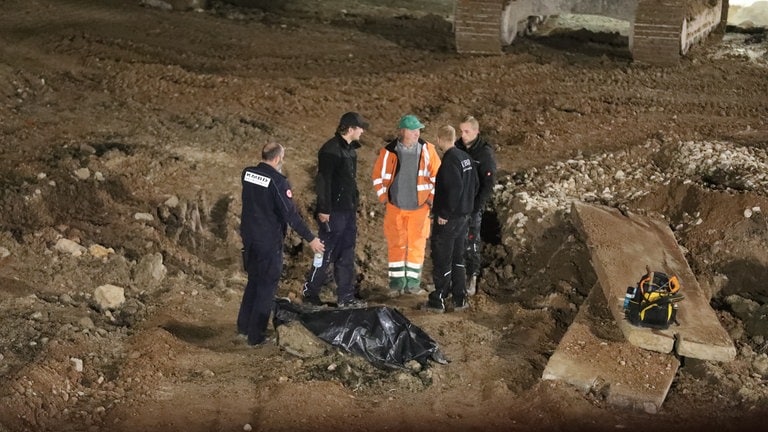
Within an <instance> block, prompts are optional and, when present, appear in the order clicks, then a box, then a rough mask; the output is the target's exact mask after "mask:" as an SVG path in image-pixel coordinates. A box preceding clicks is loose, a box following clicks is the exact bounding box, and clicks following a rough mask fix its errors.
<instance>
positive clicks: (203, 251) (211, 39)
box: [0, 0, 768, 431]
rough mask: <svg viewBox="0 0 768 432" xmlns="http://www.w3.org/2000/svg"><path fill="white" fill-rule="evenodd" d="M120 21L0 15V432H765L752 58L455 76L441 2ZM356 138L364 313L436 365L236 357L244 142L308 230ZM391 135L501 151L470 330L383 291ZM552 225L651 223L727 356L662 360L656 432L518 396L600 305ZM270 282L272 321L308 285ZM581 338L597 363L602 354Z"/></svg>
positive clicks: (738, 41)
mask: <svg viewBox="0 0 768 432" xmlns="http://www.w3.org/2000/svg"><path fill="white" fill-rule="evenodd" d="M141 3H144V4H140V2H138V1H122V0H120V1H110V2H105V1H98V0H56V1H54V0H35V1H29V0H24V1H22V0H7V1H5V2H3V14H0V156H1V157H0V185H2V188H0V215H1V216H0V311H1V313H0V329H2V330H1V331H0V431H23V430H56V431H82V430H89V431H100V430H111V431H134V430H146V431H151V430H165V431H182V430H183V431H213V430H216V431H219V430H220V431H225V430H232V431H235V430H259V431H277V430H292V431H297V430H313V431H325V430H368V431H379V430H424V431H427V430H430V431H431V430H520V431H522V430H606V431H607V430H616V429H630V428H644V429H647V428H649V427H652V428H653V429H654V430H670V431H671V430H694V429H702V428H705V429H704V430H711V429H719V430H743V429H744V428H746V427H759V426H760V425H761V423H760V422H761V420H762V418H763V417H764V416H765V414H767V412H766V406H768V386H767V385H766V378H768V356H767V355H766V351H768V325H766V324H765V322H766V321H765V318H764V317H765V315H766V314H768V306H767V305H766V303H767V301H768V288H766V286H767V285H766V283H765V282H766V279H767V278H768V225H766V219H765V217H764V213H763V211H768V196H767V194H766V190H768V188H767V186H768V180H766V172H767V170H766V168H768V157H766V151H767V150H768V79H767V77H768V58H767V57H766V54H765V53H766V48H768V44H767V43H766V40H765V33H764V32H760V31H755V30H754V29H753V30H752V31H751V33H748V34H746V33H745V34H742V33H728V34H726V35H725V37H724V39H720V38H717V37H712V38H710V39H709V40H708V41H706V43H705V44H704V45H703V46H699V47H696V48H695V49H693V50H692V52H691V53H690V54H689V55H688V56H687V57H686V58H684V59H682V61H681V63H680V65H679V66H676V67H671V68H658V67H652V66H647V65H639V64H633V63H631V61H630V60H629V58H630V56H629V51H628V48H627V37H626V35H625V36H621V35H619V34H618V33H592V32H590V31H586V30H575V31H560V32H554V33H551V34H550V35H549V36H544V35H538V36H536V35H534V36H532V37H529V38H519V39H518V40H516V41H515V43H514V44H513V45H512V46H510V47H507V48H505V50H504V51H505V52H504V53H503V55H501V56H496V57H470V56H460V55H457V54H456V53H455V52H454V49H453V42H452V40H453V36H452V28H451V22H450V14H451V13H452V4H451V3H449V2H445V1H438V0H433V1H426V0H425V1H420V2H404V1H397V2H389V3H387V5H386V6H385V5H383V3H384V2H381V3H382V4H379V3H374V2H372V1H366V0H359V1H357V2H352V1H342V0H336V1H333V2H322V3H321V4H318V3H320V2H306V1H299V0H296V1H289V2H280V3H279V4H280V6H279V7H276V6H274V5H272V6H270V4H274V3H277V2H255V3H262V4H261V5H260V6H261V8H256V7H247V6H245V5H244V3H246V2H240V3H241V5H233V4H225V3H217V2H212V3H211V4H209V5H208V6H209V7H208V8H207V9H204V10H203V9H200V10H184V11H181V10H166V9H163V8H161V7H153V5H155V6H157V5H162V3H163V2H157V1H145V2H141ZM172 3H175V2H172ZM349 110H356V111H359V112H361V113H363V114H364V115H365V116H366V117H368V118H369V119H370V121H371V122H372V128H371V130H370V131H368V132H367V133H366V134H364V135H363V140H362V141H363V147H362V148H361V149H360V151H359V159H360V170H359V171H360V173H359V179H358V180H359V185H360V189H361V191H362V203H361V205H360V209H359V213H358V214H359V229H360V235H359V239H358V247H357V266H358V271H359V273H360V278H359V280H360V293H361V295H362V296H363V297H365V298H366V299H367V300H368V302H369V303H371V304H377V305H387V306H391V307H395V308H398V309H399V310H401V311H402V312H403V313H404V314H405V315H406V316H407V317H408V318H409V319H410V320H411V321H412V322H413V323H415V324H416V325H418V326H419V327H421V328H422V329H424V330H425V331H426V332H427V333H428V334H429V335H430V336H431V337H433V338H434V339H435V340H436V341H437V342H438V343H439V345H440V348H441V350H442V352H443V353H444V354H445V355H446V357H447V358H448V359H449V360H450V363H449V364H447V365H440V364H430V365H429V367H428V368H427V369H426V370H422V371H412V370H394V371H392V370H381V369H377V368H374V367H372V366H371V365H370V364H368V363H367V362H365V361H361V359H359V358H357V357H354V356H352V355H350V354H346V353H343V352H340V351H337V350H334V349H327V350H326V351H325V353H323V354H321V355H316V356H313V357H308V358H299V357H296V356H294V355H292V354H290V353H288V352H286V351H285V350H282V349H281V348H280V346H279V345H277V344H275V343H270V344H269V345H267V346H263V347H259V348H250V347H248V346H246V344H245V343H244V341H243V340H242V339H240V338H237V337H236V335H235V333H236V332H235V317H236V313H237V308H238V306H239V301H240V296H241V295H242V290H243V286H244V284H245V275H244V273H243V272H242V269H241V267H242V264H241V262H240V254H239V249H240V238H239V236H238V226H239V212H240V184H239V175H240V172H241V170H242V169H243V167H245V166H247V165H250V164H254V163H256V162H257V161H258V160H259V158H260V151H261V147H262V145H263V144H265V143H266V142H268V141H277V142H280V143H282V144H284V145H285V146H286V148H287V158H286V173H287V175H288V176H289V178H290V180H291V182H292V184H293V186H294V191H295V196H296V201H297V202H298V204H299V206H300V208H301V210H302V212H303V213H304V214H305V215H307V216H309V215H311V213H312V206H313V196H312V190H313V188H312V179H313V173H314V170H315V164H316V159H315V157H316V150H317V149H318V148H319V146H320V145H321V144H322V143H323V142H324V141H325V140H326V139H327V138H328V137H330V136H331V135H332V134H333V132H334V129H335V126H336V122H337V121H338V117H339V116H340V115H341V114H342V113H344V112H346V111H349ZM406 113H414V114H416V115H418V116H419V117H420V118H421V119H422V120H423V121H424V122H425V123H426V124H427V128H426V129H425V131H424V136H425V137H426V138H427V139H430V140H433V139H435V131H436V129H437V127H438V126H440V125H443V124H453V125H457V124H458V122H459V121H460V119H461V118H462V117H463V116H464V115H466V114H472V115H474V116H475V117H477V118H478V119H479V120H480V122H481V127H482V131H483V132H484V133H485V134H486V135H487V136H488V138H489V139H490V141H491V142H493V143H494V145H495V149H496V154H497V157H498V161H499V167H500V176H499V186H498V188H497V190H496V192H495V195H494V199H493V202H492V204H491V205H490V207H489V208H488V211H487V215H486V216H487V217H486V218H485V220H484V232H483V234H484V239H485V241H486V248H485V250H484V261H485V265H484V269H483V275H482V279H481V283H480V292H479V293H478V294H477V295H476V296H475V297H473V298H472V307H471V309H470V310H469V311H468V312H465V313H459V314H457V313H448V314H443V315H434V314H429V313H428V312H425V311H421V310H419V309H417V308H416V305H417V303H418V302H419V301H423V298H422V297H418V296H403V297H398V298H390V297H388V296H387V293H386V291H387V290H386V289H385V288H384V287H385V286H386V247H385V244H384V241H383V238H382V229H381V222H382V215H381V209H380V207H379V206H377V205H376V203H375V197H374V193H373V191H372V188H371V187H370V181H369V173H370V169H371V165H372V162H373V160H374V159H375V157H376V153H377V150H378V149H379V148H380V146H381V145H382V144H383V143H384V141H385V139H387V138H390V137H392V136H393V134H394V133H395V125H396V122H397V119H398V118H399V117H400V116H401V115H403V114H406ZM574 200H581V201H586V202H593V203H598V204H604V205H610V206H616V207H619V208H626V209H630V210H632V211H633V212H637V213H641V214H645V215H648V216H649V217H656V218H662V219H664V220H665V221H667V222H668V223H669V226H670V227H671V228H672V229H673V231H674V233H675V235H676V237H677V239H678V241H679V244H680V246H681V247H682V248H683V251H684V252H685V255H686V257H687V258H688V260H689V263H690V266H691V268H692V269H693V271H694V273H695V274H696V276H697V279H698V280H699V282H700V284H701V285H702V287H704V288H705V289H707V290H708V292H710V293H711V294H712V302H711V304H712V306H713V307H714V308H715V309H716V310H717V315H718V318H719V319H720V321H721V323H722V325H723V326H724V327H725V328H726V329H727V330H728V332H729V334H730V335H731V337H732V338H733V341H734V344H735V345H736V347H737V351H738V354H737V357H736V359H735V360H734V361H733V362H729V363H716V362H706V361H699V360H695V359H685V358H682V359H680V360H681V363H682V365H681V368H680V370H679V372H678V374H677V377H676V379H675V381H674V382H673V384H672V387H671V389H670V390H669V393H668V395H667V398H666V401H665V403H664V405H663V406H662V408H661V409H660V410H659V412H658V413H655V414H650V413H645V412H637V411H632V410H629V409H626V408H622V407H616V406H611V405H609V404H607V403H606V402H605V398H604V395H602V394H600V393H599V392H593V393H589V394H584V393H582V392H580V391H579V390H577V389H575V388H572V387H570V386H569V385H567V384H564V383H560V382H552V381H543V380H541V375H542V371H543V370H544V367H545V365H546V363H547V359H548V358H549V356H551V354H552V353H553V352H554V350H555V349H556V347H557V344H558V342H559V340H560V338H561V337H562V335H563V333H564V332H565V330H566V329H567V328H568V325H569V324H570V322H571V321H572V320H573V319H574V317H575V315H576V311H578V308H579V307H580V305H581V304H582V302H583V301H584V299H585V298H586V295H587V294H588V293H589V290H590V289H591V287H592V286H593V285H594V283H595V279H596V276H595V274H594V271H593V270H592V266H591V263H590V257H589V253H588V251H587V249H586V246H585V244H584V241H583V239H581V238H580V235H579V233H578V231H577V230H576V229H575V228H574V226H573V223H572V220H571V215H570V203H572V202H573V201H574ZM62 239H66V240H70V241H72V242H73V243H69V247H70V248H69V249H67V248H65V246H66V242H64V241H62ZM78 245H79V246H81V247H82V249H81V248H78ZM285 260H286V265H285V272H284V275H283V279H282V283H281V286H280V293H279V294H280V295H281V296H285V297H292V298H295V297H296V296H297V295H298V294H299V292H300V288H301V284H302V282H303V277H304V273H305V272H306V271H307V268H308V265H309V263H310V262H311V254H310V251H309V250H308V248H307V247H306V245H302V244H301V242H300V240H299V239H298V238H297V236H296V235H295V234H290V235H289V236H288V238H287V239H286V247H285ZM427 261H429V260H427ZM647 264H649V263H638V274H637V276H638V278H639V277H640V276H641V274H642V273H643V271H644V269H645V266H646V265H647ZM651 264H653V263H651ZM428 268H429V262H427V269H428ZM634 282H635V281H627V283H628V284H632V283H634ZM429 283H430V281H429V277H428V273H427V274H425V276H424V285H425V287H428V286H429ZM102 285H114V286H117V287H120V288H123V289H124V292H125V298H126V299H125V302H124V303H122V305H120V306H119V307H116V308H115V309H114V310H102V309H100V308H99V307H98V306H97V303H96V299H95V295H94V293H95V291H96V288H97V287H100V286H102ZM332 288H333V287H332V285H331V286H329V287H328V291H327V292H324V293H323V296H327V298H328V299H329V300H331V299H332V297H333V292H332ZM599 316H602V318H603V319H600V320H599V322H595V323H593V326H594V328H595V332H596V335H597V336H598V337H602V338H605V339H606V340H616V339H617V338H619V339H620V338H621V337H622V336H621V334H620V332H618V333H617V329H616V324H615V322H613V321H612V319H611V318H610V317H609V316H608V315H607V314H606V315H599ZM270 331H271V335H272V336H275V334H276V333H275V332H274V330H270ZM630 363H631V364H638V363H641V362H630ZM628 364H629V363H628ZM647 366H648V367H647V369H641V370H637V369H630V368H627V371H626V373H628V374H638V376H643V375H644V374H648V373H653V367H654V365H647ZM649 381H650V379H649ZM755 425H757V426H755Z"/></svg>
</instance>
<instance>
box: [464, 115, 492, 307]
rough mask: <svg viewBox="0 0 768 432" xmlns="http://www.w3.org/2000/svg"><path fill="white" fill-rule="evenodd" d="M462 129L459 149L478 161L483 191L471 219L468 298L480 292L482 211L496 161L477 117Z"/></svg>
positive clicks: (489, 195) (467, 246) (476, 162)
mask: <svg viewBox="0 0 768 432" xmlns="http://www.w3.org/2000/svg"><path fill="white" fill-rule="evenodd" d="M459 129H460V131H461V138H460V139H458V140H456V147H457V148H459V149H461V150H463V151H465V152H467V153H468V154H469V155H470V156H471V157H472V159H473V160H474V161H475V164H476V165H477V175H478V179H479V181H480V191H479V192H478V194H477V198H476V199H475V205H474V209H473V210H472V215H471V216H470V218H469V234H468V236H467V242H466V253H465V255H464V258H465V260H466V264H467V275H468V276H469V281H468V282H467V294H468V295H470V296H472V295H474V294H475V292H476V290H477V277H478V275H479V274H480V263H481V246H482V245H481V243H480V225H481V223H482V220H483V210H484V209H485V205H486V203H487V202H488V199H489V198H490V197H491V194H492V193H493V187H494V185H495V184H496V157H495V156H494V153H493V147H492V146H491V144H489V143H488V141H486V140H485V139H484V138H483V137H482V136H480V126H479V124H478V122H477V120H476V119H475V118H474V117H472V116H467V117H465V118H464V120H463V121H462V122H461V123H460V124H459Z"/></svg>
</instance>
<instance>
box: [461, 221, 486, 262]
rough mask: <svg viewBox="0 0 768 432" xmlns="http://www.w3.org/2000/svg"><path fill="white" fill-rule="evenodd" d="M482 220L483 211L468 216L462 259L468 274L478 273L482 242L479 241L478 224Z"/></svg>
mask: <svg viewBox="0 0 768 432" xmlns="http://www.w3.org/2000/svg"><path fill="white" fill-rule="evenodd" d="M482 222H483V212H482V211H479V212H477V213H472V214H471V215H470V216H469V233H468V234H467V242H466V249H465V252H464V261H465V263H466V266H467V274H468V275H477V274H480V264H481V253H482V244H481V243H480V225H481V224H482Z"/></svg>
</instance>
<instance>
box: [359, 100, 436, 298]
mask: <svg viewBox="0 0 768 432" xmlns="http://www.w3.org/2000/svg"><path fill="white" fill-rule="evenodd" d="M397 127H398V129H399V134H398V138H397V139H395V140H393V141H391V142H389V143H388V144H387V145H386V146H384V148H382V149H381V151H380V152H379V157H378V158H377V159H376V163H375V164H374V165H373V172H372V174H371V177H372V179H373V188H374V190H375V191H376V196H377V197H378V199H379V201H380V202H381V203H385V204H386V211H385V213H384V237H385V238H386V239H387V248H388V252H389V288H390V289H392V290H394V291H397V292H400V293H403V292H408V293H417V292H419V291H420V289H421V288H420V284H421V268H422V266H423V265H424V250H425V249H426V246H427V238H428V237H429V229H430V224H429V209H430V207H431V206H432V198H433V197H434V184H435V176H436V175H437V170H438V168H440V157H439V156H438V155H437V151H436V150H435V146H434V145H432V144H431V143H428V142H426V141H424V140H422V139H420V138H419V137H420V135H421V129H422V128H424V125H423V124H422V123H421V122H420V121H419V119H418V118H416V116H414V115H406V116H404V117H403V118H401V119H400V122H399V123H398V125H397Z"/></svg>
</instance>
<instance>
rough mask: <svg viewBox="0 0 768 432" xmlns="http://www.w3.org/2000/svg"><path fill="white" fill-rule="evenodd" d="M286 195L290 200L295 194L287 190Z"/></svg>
mask: <svg viewBox="0 0 768 432" xmlns="http://www.w3.org/2000/svg"><path fill="white" fill-rule="evenodd" d="M285 195H286V196H287V197H288V198H293V192H291V190H290V189H286V190H285Z"/></svg>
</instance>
